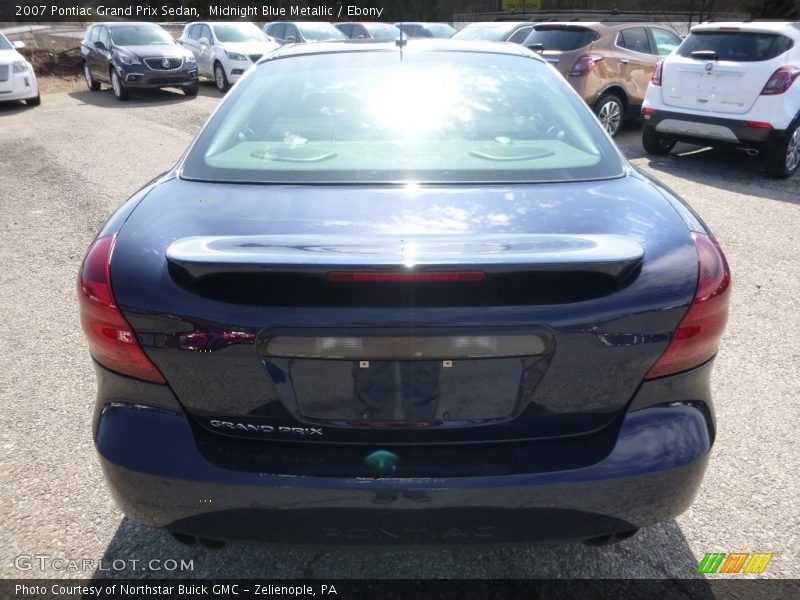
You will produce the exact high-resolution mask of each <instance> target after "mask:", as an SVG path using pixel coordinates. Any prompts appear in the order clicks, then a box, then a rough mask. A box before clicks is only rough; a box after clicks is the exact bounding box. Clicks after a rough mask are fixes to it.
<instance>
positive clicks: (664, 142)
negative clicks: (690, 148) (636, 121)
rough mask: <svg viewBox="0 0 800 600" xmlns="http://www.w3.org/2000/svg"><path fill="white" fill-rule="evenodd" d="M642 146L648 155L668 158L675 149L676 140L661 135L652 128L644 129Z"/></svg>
mask: <svg viewBox="0 0 800 600" xmlns="http://www.w3.org/2000/svg"><path fill="white" fill-rule="evenodd" d="M642 146H644V149H645V150H646V151H647V153H648V154H656V155H658V156H666V155H667V154H669V153H670V152H671V151H672V149H673V148H674V147H675V140H672V139H670V138H668V137H664V136H663V135H659V134H658V133H656V130H655V129H653V128H652V127H642Z"/></svg>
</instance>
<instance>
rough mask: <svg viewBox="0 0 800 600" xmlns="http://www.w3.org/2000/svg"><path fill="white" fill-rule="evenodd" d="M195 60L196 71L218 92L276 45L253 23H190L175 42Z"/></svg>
mask: <svg viewBox="0 0 800 600" xmlns="http://www.w3.org/2000/svg"><path fill="white" fill-rule="evenodd" d="M178 43H180V44H181V45H182V46H183V47H184V48H186V49H187V50H190V51H191V52H192V54H194V57H195V58H196V59H197V70H198V71H199V74H200V75H201V76H204V77H211V78H213V79H214V83H215V84H216V86H217V89H218V90H219V91H220V92H223V93H224V92H226V91H228V88H229V87H230V86H231V85H232V84H233V83H235V82H236V80H237V79H239V77H241V76H242V75H243V74H244V72H245V71H246V70H247V69H249V68H250V67H252V66H253V65H254V64H255V63H256V62H257V61H258V59H260V58H261V57H262V56H264V55H265V54H267V53H268V52H272V51H273V50H275V48H278V47H279V44H278V43H277V42H275V41H274V40H272V39H270V38H269V36H267V35H266V34H265V33H264V32H263V31H261V30H260V29H259V28H258V27H256V26H255V25H253V24H252V23H212V22H201V23H189V24H188V25H187V26H186V27H184V29H183V35H181V37H180V39H178Z"/></svg>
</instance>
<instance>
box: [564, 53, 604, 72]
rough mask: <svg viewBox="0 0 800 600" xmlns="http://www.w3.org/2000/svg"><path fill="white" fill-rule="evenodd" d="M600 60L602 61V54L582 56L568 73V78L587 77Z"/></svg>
mask: <svg viewBox="0 0 800 600" xmlns="http://www.w3.org/2000/svg"><path fill="white" fill-rule="evenodd" d="M601 60H603V55H602V54H595V53H593V52H590V53H589V54H584V55H583V56H581V57H580V58H579V59H578V60H577V61H575V64H574V65H573V67H572V70H571V71H570V72H569V76H570V77H583V76H584V75H588V74H589V72H590V71H591V70H592V69H594V66H595V65H596V64H597V63H599V62H600V61H601Z"/></svg>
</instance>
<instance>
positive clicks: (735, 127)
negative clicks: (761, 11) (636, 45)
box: [642, 23, 800, 177]
mask: <svg viewBox="0 0 800 600" xmlns="http://www.w3.org/2000/svg"><path fill="white" fill-rule="evenodd" d="M642 116H643V119H644V121H643V125H644V126H643V128H642V144H643V145H644V148H645V150H647V151H648V152H649V153H651V154H668V153H669V151H670V150H672V148H673V146H674V145H675V142H676V141H685V142H690V143H699V144H703V145H726V144H727V145H734V146H741V147H744V148H748V149H752V150H755V151H758V152H760V153H762V154H763V156H764V164H765V166H766V168H767V171H768V172H769V173H770V174H771V175H773V176H775V177H789V176H790V175H791V174H792V173H794V172H795V171H796V170H797V168H798V165H800V23H707V24H703V25H697V26H695V27H692V30H691V32H690V33H689V35H688V37H687V38H686V39H685V40H684V41H683V42H682V43H681V45H680V46H679V47H678V48H677V49H676V50H675V51H674V52H673V53H672V54H670V55H669V56H668V57H667V58H665V59H664V60H663V61H662V62H661V63H659V64H658V65H657V66H656V69H655V71H654V72H653V78H652V80H651V82H650V85H649V86H648V88H647V94H646V96H645V100H644V104H643V105H642Z"/></svg>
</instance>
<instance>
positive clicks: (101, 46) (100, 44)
mask: <svg viewBox="0 0 800 600" xmlns="http://www.w3.org/2000/svg"><path fill="white" fill-rule="evenodd" d="M94 47H95V48H97V49H98V50H108V48H106V45H105V44H104V43H103V42H100V41H97V42H95V43H94Z"/></svg>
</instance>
